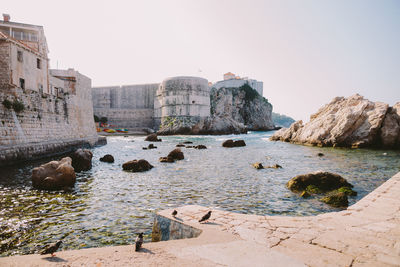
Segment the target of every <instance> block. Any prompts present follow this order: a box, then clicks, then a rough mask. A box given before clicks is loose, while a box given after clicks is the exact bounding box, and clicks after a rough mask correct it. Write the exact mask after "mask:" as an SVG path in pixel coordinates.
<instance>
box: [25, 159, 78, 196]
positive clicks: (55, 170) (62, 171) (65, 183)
mask: <svg viewBox="0 0 400 267" xmlns="http://www.w3.org/2000/svg"><path fill="white" fill-rule="evenodd" d="M75 181H76V175H75V171H74V168H73V167H72V159H71V158H70V157H65V158H62V159H61V160H60V161H56V160H53V161H50V162H48V163H46V164H43V165H40V167H36V168H34V169H33V170H32V185H33V187H35V188H38V189H46V190H60V189H64V188H68V187H73V186H74V184H75Z"/></svg>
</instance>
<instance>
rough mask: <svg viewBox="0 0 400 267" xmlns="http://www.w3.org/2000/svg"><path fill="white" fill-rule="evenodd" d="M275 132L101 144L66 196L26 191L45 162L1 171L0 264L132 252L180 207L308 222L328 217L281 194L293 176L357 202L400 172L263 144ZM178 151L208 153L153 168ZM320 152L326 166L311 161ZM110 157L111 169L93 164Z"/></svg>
mask: <svg viewBox="0 0 400 267" xmlns="http://www.w3.org/2000/svg"><path fill="white" fill-rule="evenodd" d="M272 133H273V132H258V133H250V134H247V135H240V136H169V137H161V138H162V139H163V142H160V143H155V145H156V146H158V149H154V150H142V147H143V146H147V145H148V144H149V143H148V142H144V137H109V138H108V144H107V145H106V146H103V147H98V148H95V149H93V152H94V158H93V169H92V170H90V171H87V172H83V173H80V174H78V178H77V183H76V186H75V188H74V190H73V191H71V192H63V191H60V192H45V191H39V190H35V189H33V188H32V186H31V180H30V174H31V170H32V168H33V167H36V166H39V165H40V164H42V163H44V162H47V161H49V160H48V159H47V160H45V161H37V162H34V163H28V164H24V165H22V166H14V167H12V168H7V169H1V170H0V256H7V255H14V254H27V253H33V252H37V250H38V248H39V246H41V245H42V244H45V243H47V242H52V241H55V240H57V239H63V241H64V246H63V249H77V248H87V247H100V246H108V245H121V244H132V243H133V242H134V239H135V238H136V235H135V233H137V232H145V233H146V237H147V239H148V240H149V236H150V233H151V227H152V223H153V216H154V213H155V212H156V211H158V210H161V209H165V208H171V207H177V206H182V205H187V204H198V205H204V206H208V207H213V208H215V209H223V210H229V211H235V212H241V213H251V214H259V215H265V214H268V215H288V216H289V215H298V216H304V215H315V214H320V213H323V212H329V211H334V210H335V209H333V208H330V207H329V206H327V205H325V204H323V203H321V202H319V201H318V200H317V199H315V198H310V199H306V200H305V199H302V198H300V197H299V196H298V195H296V194H293V193H291V192H290V191H289V190H288V189H286V187H285V184H286V182H287V181H288V180H289V179H290V178H292V177H294V176H296V175H298V174H304V173H308V172H313V171H318V170H323V171H331V172H335V173H338V174H340V175H342V176H343V177H345V178H346V179H347V180H348V181H349V182H351V183H352V184H354V189H355V190H356V191H357V192H358V196H357V197H351V198H350V204H353V203H355V202H356V201H357V200H359V199H360V198H362V197H363V196H365V195H366V194H368V193H369V192H371V191H372V190H373V189H375V188H376V187H377V186H379V185H380V184H382V183H383V182H384V181H386V180H387V179H389V178H390V177H391V176H393V175H394V174H395V173H397V172H399V171H400V152H395V151H383V150H366V149H359V150H350V149H332V148H316V147H306V146H298V145H292V144H288V143H282V142H271V141H268V137H269V136H271V134H272ZM230 138H231V139H244V140H245V141H246V143H247V146H246V147H241V148H230V149H229V148H223V147H221V143H222V142H223V141H224V140H226V139H230ZM181 141H193V142H194V144H204V145H206V146H207V147H208V149H206V150H195V149H187V148H182V150H183V152H184V154H185V159H184V160H182V161H178V162H176V163H172V164H171V163H159V162H158V158H159V157H161V156H166V155H167V154H168V152H169V151H171V150H172V149H173V148H174V147H175V145H176V144H177V143H179V142H181ZM319 152H322V153H324V154H325V156H324V157H318V156H317V153H319ZM108 153H110V154H113V155H114V157H115V159H116V161H115V163H113V164H109V163H102V162H100V161H99V158H100V157H101V156H103V155H104V154H108ZM141 158H143V159H146V160H148V161H149V162H150V163H151V164H152V165H154V167H155V168H153V169H152V170H150V171H149V172H145V173H129V172H124V171H122V167H121V165H122V164H123V163H124V162H126V161H128V160H133V159H141ZM255 162H262V163H263V164H264V166H265V165H273V164H276V163H277V164H279V165H281V166H282V167H283V168H282V169H264V170H256V169H254V168H253V167H252V166H251V164H252V163H255Z"/></svg>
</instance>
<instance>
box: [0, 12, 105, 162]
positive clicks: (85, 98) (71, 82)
mask: <svg viewBox="0 0 400 267" xmlns="http://www.w3.org/2000/svg"><path fill="white" fill-rule="evenodd" d="M3 17H4V20H3V21H1V20H0V166H1V165H4V164H10V163H14V162H18V161H21V160H27V159H33V158H40V157H42V156H49V155H52V154H59V153H63V152H66V151H68V150H71V149H73V148H75V147H79V146H82V145H94V144H95V143H96V142H97V140H98V137H97V132H96V128H95V124H94V120H93V104H92V99H91V80H90V78H88V77H86V76H84V75H82V74H80V73H79V72H77V71H75V70H73V69H68V70H49V58H48V47H47V42H46V38H45V35H44V30H43V27H42V26H36V25H30V24H24V23H16V22H11V21H10V19H9V16H8V15H4V16H3Z"/></svg>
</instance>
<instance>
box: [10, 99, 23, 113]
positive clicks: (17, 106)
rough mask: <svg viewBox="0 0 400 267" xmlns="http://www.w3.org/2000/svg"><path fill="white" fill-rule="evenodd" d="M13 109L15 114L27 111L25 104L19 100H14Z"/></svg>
mask: <svg viewBox="0 0 400 267" xmlns="http://www.w3.org/2000/svg"><path fill="white" fill-rule="evenodd" d="M12 107H13V109H14V110H15V112H21V111H23V110H24V109H25V106H24V103H22V102H20V101H18V100H17V99H15V100H14V102H13V103H12Z"/></svg>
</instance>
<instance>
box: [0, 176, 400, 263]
mask: <svg viewBox="0 0 400 267" xmlns="http://www.w3.org/2000/svg"><path fill="white" fill-rule="evenodd" d="M399 194H400V173H398V174H396V175H394V176H393V177H392V178H390V179H389V180H388V181H386V182H385V183H384V184H382V185H381V186H379V187H378V188H377V189H375V190H374V191H373V192H371V193H370V194H368V195H367V196H365V197H364V198H363V199H361V200H360V201H359V202H357V203H356V204H354V205H352V206H350V207H348V208H347V209H346V210H343V211H339V212H330V213H325V214H321V215H317V216H307V217H286V216H259V215H249V214H239V213H234V212H228V211H222V210H215V209H211V208H206V207H202V206H196V205H190V206H183V207H180V208H175V209H176V210H177V211H178V214H177V216H176V217H172V215H171V212H172V210H173V209H168V210H163V211H160V212H158V213H157V215H156V217H155V220H156V224H155V225H157V224H159V225H160V228H162V232H164V234H163V236H164V237H165V238H161V240H163V239H169V241H165V242H151V243H145V244H143V248H142V250H141V251H140V252H135V248H134V245H128V246H114V247H102V248H90V249H82V250H70V251H60V252H57V257H50V256H45V255H37V254H35V255H25V256H12V257H5V258H0V266H58V265H70V266H82V265H84V266H132V265H135V266H352V267H354V266H399V265H400V241H399V240H400V199H399V197H398V196H399ZM209 210H212V215H211V218H210V220H209V221H208V222H206V223H203V224H200V223H199V222H198V220H199V218H201V217H202V216H203V215H204V214H205V213H206V212H207V211H209ZM157 222H158V223H157ZM172 225H173V226H172ZM171 226H172V227H171ZM192 229H197V231H201V233H200V235H199V236H198V237H197V238H186V239H179V240H171V239H173V238H171V237H177V236H179V235H180V234H184V233H186V234H188V235H189V236H186V234H184V235H183V237H191V235H192V234H193V231H192ZM176 233H180V234H178V235H177V234H176Z"/></svg>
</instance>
